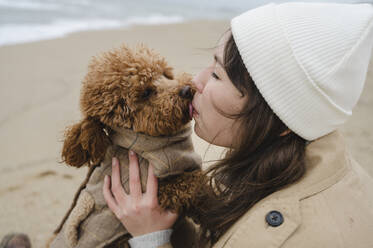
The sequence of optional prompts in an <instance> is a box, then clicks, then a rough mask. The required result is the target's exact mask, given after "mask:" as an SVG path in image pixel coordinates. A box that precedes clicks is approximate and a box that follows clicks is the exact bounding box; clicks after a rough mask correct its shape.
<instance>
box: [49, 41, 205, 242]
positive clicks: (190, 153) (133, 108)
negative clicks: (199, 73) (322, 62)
mask: <svg viewBox="0 0 373 248" xmlns="http://www.w3.org/2000/svg"><path fill="white" fill-rule="evenodd" d="M194 93H195V89H194V87H193V84H192V83H191V77H190V76H189V75H188V74H185V73H183V74H181V75H179V76H178V77H175V78H174V76H173V72H172V68H171V67H169V66H168V65H167V63H166V61H165V59H164V58H163V57H161V56H160V55H159V54H157V53H156V52H154V51H153V50H150V49H149V48H147V47H145V46H143V45H140V46H138V47H136V48H135V49H133V50H132V49H130V48H128V47H127V46H125V45H123V46H122V47H120V48H119V49H114V50H111V51H108V52H105V53H103V54H102V55H100V56H98V57H93V59H92V61H91V63H90V65H89V70H88V73H87V75H86V76H85V78H84V80H83V83H82V90H81V98H80V107H81V112H82V115H83V119H82V120H81V121H80V122H79V123H77V124H75V125H73V126H71V127H69V128H68V129H67V131H66V133H65V141H64V145H63V149H62V159H63V161H64V162H65V163H66V164H68V165H70V166H74V167H81V166H83V165H87V166H89V167H90V169H89V172H88V174H87V177H86V180H85V181H84V182H83V184H82V185H81V187H80V188H79V190H78V192H77V193H76V195H75V198H74V201H73V204H72V206H71V208H70V209H69V211H68V212H67V214H66V216H65V217H64V219H63V221H62V223H61V224H60V226H59V227H58V228H57V230H56V231H55V235H54V236H53V237H52V239H51V241H50V242H49V243H48V246H49V247H85V248H88V247H89V248H91V247H109V246H110V247H127V246H128V244H127V241H128V239H129V238H130V237H131V236H130V234H129V233H128V232H127V231H126V230H125V228H124V227H123V225H122V224H121V223H120V222H119V220H118V219H117V218H116V217H115V216H114V215H113V214H112V213H111V211H110V209H108V207H107V206H106V203H105V201H104V197H103V193H102V186H103V179H104V177H105V175H111V159H112V157H113V156H115V157H117V158H118V159H119V161H120V165H121V180H122V184H123V186H124V188H125V190H126V192H127V193H128V192H129V186H128V179H129V173H128V149H131V150H133V151H135V152H136V153H137V154H138V157H139V165H140V178H141V184H142V188H143V190H144V189H146V178H147V171H148V165H149V162H151V163H152V164H153V166H154V173H155V175H156V176H157V177H158V178H159V192H158V199H159V203H160V205H161V206H162V207H164V208H166V209H171V210H174V211H177V212H179V213H180V218H179V220H180V219H181V218H184V217H185V216H186V215H187V214H186V212H187V211H188V207H189V206H190V205H191V203H192V201H193V194H194V192H195V190H196V187H198V186H199V185H201V181H202V173H201V159H200V157H199V156H198V155H197V154H196V153H195V152H194V148H193V144H192V141H191V127H190V123H189V121H190V120H191V117H190V116H191V113H190V104H191V100H192V98H193V94H194ZM183 216H184V217H183ZM179 223H181V221H178V222H177V223H176V224H175V225H178V224H179ZM180 225H181V224H180Z"/></svg>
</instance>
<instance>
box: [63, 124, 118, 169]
mask: <svg viewBox="0 0 373 248" xmlns="http://www.w3.org/2000/svg"><path fill="white" fill-rule="evenodd" d="M110 143H111V142H110V139H109V137H108V135H107V134H106V133H105V131H104V125H103V124H102V123H101V122H99V121H97V120H94V119H93V118H90V117H88V118H85V119H84V120H82V121H81V122H80V123H77V124H75V125H73V126H71V127H69V128H68V129H67V131H66V132H65V141H64V144H63V148H62V160H63V162H65V163H66V164H68V165H71V166H74V167H78V168H79V167H81V166H83V165H85V164H87V165H91V164H96V163H99V162H100V161H101V160H102V159H103V158H104V156H105V153H106V149H107V148H108V146H109V145H110Z"/></svg>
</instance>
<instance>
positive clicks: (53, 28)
mask: <svg viewBox="0 0 373 248" xmlns="http://www.w3.org/2000/svg"><path fill="white" fill-rule="evenodd" d="M183 21H184V19H183V18H182V17H180V16H164V15H160V14H154V15H151V16H148V17H141V16H133V17H129V18H127V19H126V20H123V21H120V20H107V19H90V20H58V21H55V22H53V23H50V24H36V25H28V24H6V25H2V26H0V46H4V45H10V44H20V43H26V42H33V41H39V40H46V39H54V38H60V37H63V36H66V35H67V34H70V33H73V32H78V31H86V30H98V29H114V28H120V27H126V26H132V25H159V24H170V23H179V22H183Z"/></svg>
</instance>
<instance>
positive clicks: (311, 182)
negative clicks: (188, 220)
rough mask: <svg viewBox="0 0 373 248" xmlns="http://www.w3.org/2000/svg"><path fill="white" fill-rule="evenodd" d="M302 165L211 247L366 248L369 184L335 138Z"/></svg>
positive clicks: (372, 216)
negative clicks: (274, 222) (273, 221)
mask: <svg viewBox="0 0 373 248" xmlns="http://www.w3.org/2000/svg"><path fill="white" fill-rule="evenodd" d="M306 163H307V173H306V175H305V176H304V177H303V178H302V179H301V180H300V181H298V182H297V183H295V184H292V185H290V186H288V187H287V188H284V189H282V190H280V191H277V192H275V193H273V194H271V195H269V196H268V197H266V198H264V199H262V200H261V201H260V202H258V203H257V204H256V205H255V206H254V207H253V208H251V209H250V210H249V211H247V212H246V213H245V214H244V215H243V216H242V217H241V218H240V219H239V220H238V221H237V222H236V223H235V224H234V225H233V226H232V227H231V228H230V229H229V230H228V231H227V232H226V233H225V234H224V235H223V236H222V237H221V238H220V239H219V241H218V242H217V243H216V244H215V245H214V246H213V247H214V248H221V247H225V248H229V247H234V248H239V247H240V248H241V247H253V248H256V247H260V248H261V247H263V248H275V247H282V248H300V247H301V248H323V247H325V248H336V247H338V248H339V247H346V248H347V247H353V248H372V247H373V179H372V178H371V177H370V176H369V175H368V174H367V173H366V172H365V171H364V170H363V169H362V168H361V167H360V166H359V165H358V164H357V163H356V161H354V160H353V158H352V157H351V156H350V155H349V153H348V152H347V151H346V149H345V143H344V141H343V137H342V136H341V134H340V133H339V132H338V131H336V132H333V133H331V134H329V135H326V136H324V137H322V138H320V139H318V140H315V141H313V142H311V143H310V144H309V145H308V146H307V148H306ZM272 210H276V211H278V212H280V213H281V214H282V216H283V223H282V224H281V225H279V226H277V227H274V226H271V225H269V222H267V221H266V216H267V215H268V213H269V212H271V211H272ZM179 237H180V238H181V239H185V241H186V242H187V240H188V239H189V238H188V237H187V235H184V236H183V235H180V236H179ZM159 248H172V245H171V244H166V245H163V246H161V247H159Z"/></svg>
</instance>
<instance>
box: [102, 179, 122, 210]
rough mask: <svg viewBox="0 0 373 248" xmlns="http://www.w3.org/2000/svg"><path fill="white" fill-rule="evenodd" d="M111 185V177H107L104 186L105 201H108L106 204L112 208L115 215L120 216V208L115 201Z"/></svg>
mask: <svg viewBox="0 0 373 248" xmlns="http://www.w3.org/2000/svg"><path fill="white" fill-rule="evenodd" d="M110 184H111V183H110V177H109V176H107V175H106V176H105V179H104V186H103V193H104V199H105V201H106V204H107V205H108V207H109V208H110V210H111V211H112V212H113V213H114V214H115V215H118V214H119V212H120V208H119V206H118V203H117V201H116V200H115V199H114V197H113V195H112V194H111V191H110Z"/></svg>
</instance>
